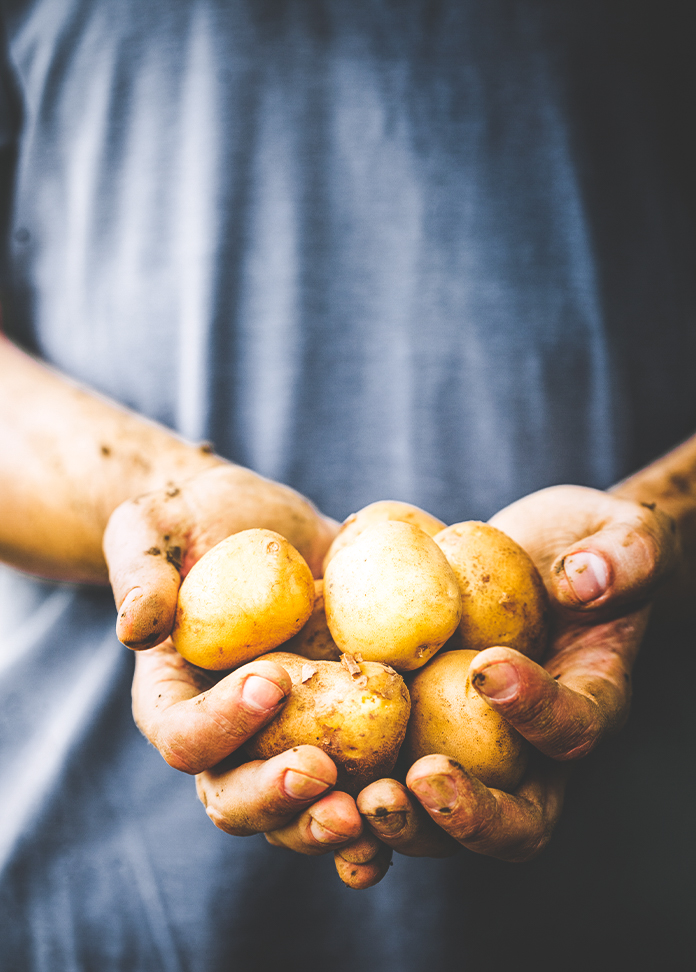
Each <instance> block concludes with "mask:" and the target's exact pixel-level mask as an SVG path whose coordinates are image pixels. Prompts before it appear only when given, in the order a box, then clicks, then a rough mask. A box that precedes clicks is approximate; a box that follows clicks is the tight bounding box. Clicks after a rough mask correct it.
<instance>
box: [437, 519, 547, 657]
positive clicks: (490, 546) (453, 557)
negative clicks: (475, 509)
mask: <svg viewBox="0 0 696 972" xmlns="http://www.w3.org/2000/svg"><path fill="white" fill-rule="evenodd" d="M434 540H435V543H436V544H438V546H439V547H440V548H441V549H442V550H443V552H444V554H445V556H446V557H447V560H448V561H449V563H450V566H451V567H452V570H453V571H454V574H455V576H456V578H457V582H458V584H459V591H460V594H461V598H462V614H461V620H460V622H459V634H460V636H461V647H462V648H466V649H473V650H475V651H481V650H482V649H483V648H492V647H493V646H494V645H505V646H506V647H508V648H515V649H516V650H517V651H519V652H522V654H524V655H528V656H529V657H530V658H533V659H534V660H535V661H539V659H540V658H541V657H542V656H543V654H544V651H545V650H546V641H547V637H548V615H549V602H548V595H547V593H546V588H545V587H544V582H543V581H542V579H541V577H540V576H539V571H538V570H537V569H536V567H535V565H534V563H533V561H532V559H531V558H530V557H529V555H528V554H527V553H526V552H525V551H524V550H523V549H522V547H520V545H519V544H517V543H515V541H514V540H512V539H511V538H510V537H508V535H507V534H506V533H503V532H502V530H498V529H496V528H495V527H493V526H491V525H490V524H489V523H479V522H478V521H476V520H469V521H467V522H464V523H455V524H453V525H452V526H449V527H446V528H445V529H444V530H442V531H441V532H440V533H438V534H436V536H435V537H434Z"/></svg>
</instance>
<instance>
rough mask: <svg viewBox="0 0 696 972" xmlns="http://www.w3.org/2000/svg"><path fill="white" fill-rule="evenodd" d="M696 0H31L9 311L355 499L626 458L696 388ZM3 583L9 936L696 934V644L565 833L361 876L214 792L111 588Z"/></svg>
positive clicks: (169, 959)
mask: <svg viewBox="0 0 696 972" xmlns="http://www.w3.org/2000/svg"><path fill="white" fill-rule="evenodd" d="M688 8H689V5H688V4H686V3H675V2H673V3H667V4H664V3H662V4H660V5H658V4H657V3H639V4H635V3H634V4H628V3H619V2H616V0H614V2H599V0H596V2H593V0H590V2H585V3H579V2H564V0H561V2H542V0H535V2H531V0H527V2H509V0H508V2H503V0H485V2H484V0H462V2H454V0H442V2H432V0H430V2H426V0H400V2H396V0H166V2H165V0H150V2H148V3H142V2H140V0H31V2H29V0H5V2H3V3H2V11H3V26H4V31H5V37H6V58H7V66H6V68H3V72H2V74H1V75H0V77H1V78H2V79H3V85H2V99H1V100H0V132H1V133H2V137H1V138H0V153H4V154H3V155H2V158H3V159H4V160H6V163H7V164H5V165H4V167H3V169H2V170H1V171H2V173H5V175H4V176H3V178H5V179H6V181H7V180H9V179H10V178H11V179H12V183H11V185H8V188H7V191H6V192H5V197H7V194H8V193H9V192H10V190H11V191H12V193H13V196H12V198H13V201H14V203H13V210H12V215H11V219H10V223H11V225H10V227H9V230H8V236H9V241H10V242H9V249H10V252H9V256H8V257H7V259H6V261H5V268H4V271H3V280H5V281H7V282H6V284H5V285H4V289H5V296H4V301H5V317H6V327H7V329H8V331H9V333H11V334H12V335H13V336H14V337H16V338H17V340H19V341H20V342H22V343H24V344H25V345H27V346H29V347H30V348H33V349H34V350H36V351H37V352H38V353H39V354H41V355H42V356H43V357H45V358H46V359H47V360H49V361H51V362H52V363H53V364H55V365H56V366H57V367H59V368H61V369H62V370H64V371H65V372H67V373H68V374H70V375H73V376H75V377H77V378H78V379H81V380H84V381H85V382H87V383H88V384H89V385H91V386H93V387H96V388H98V389H99V390H100V391H103V392H105V393H107V394H109V395H112V396H113V397H115V398H116V399H118V400H119V401H122V402H124V403H126V404H127V405H129V406H131V407H133V408H135V409H137V410H138V411H140V412H142V413H144V414H146V415H148V416H151V417H153V418H156V419H158V420H160V421H162V422H164V423H166V424H168V425H170V426H172V427H174V428H176V429H178V430H180V431H181V432H182V433H184V434H185V435H187V436H190V437H193V438H202V439H203V438H204V439H210V440H212V441H213V442H214V443H215V445H216V448H217V449H218V450H219V451H220V452H221V453H223V454H224V455H227V456H229V457H230V458H232V459H234V460H236V461H239V462H242V463H244V464H245V465H249V466H251V467H252V468H254V469H257V470H258V471H260V472H262V473H264V474H266V475H269V476H272V477H275V478H278V479H281V480H283V481H286V482H290V483H291V484H292V485H294V486H296V487H297V488H299V489H301V490H302V491H303V492H305V493H307V494H308V495H309V496H311V497H312V498H313V499H314V500H316V501H317V502H318V503H319V504H320V505H321V506H322V507H323V508H324V509H325V511H326V512H328V513H330V514H332V515H334V516H336V517H339V518H341V517H343V516H345V515H347V514H348V513H349V512H351V511H353V510H355V509H357V508H359V507H360V506H362V505H364V504H365V503H368V502H370V501H373V500H375V499H380V498H386V497H392V498H398V499H405V500H411V501H413V502H416V503H418V504H419V505H421V506H423V507H425V508H427V509H429V510H430V511H432V512H433V513H434V514H436V515H438V516H440V517H442V518H443V519H444V520H446V521H448V522H453V521H456V520H460V519H464V518H470V517H483V518H485V517H488V516H490V515H491V514H492V513H493V512H495V510H496V509H498V508H500V507H501V506H502V505H504V504H505V503H507V502H509V501H511V500H513V499H515V498H517V497H518V496H520V495H523V494H524V493H526V492H529V491H530V490H533V489H536V488H539V487H542V486H546V485H549V484H552V483H557V482H578V483H584V484H588V485H594V486H598V487H604V486H608V485H609V484H610V483H612V482H613V481H616V480H617V479H619V478H620V477H621V476H623V475H625V474H626V473H628V472H629V471H631V470H632V469H635V468H637V467H638V466H639V465H641V464H643V463H645V462H647V461H649V460H651V459H652V458H654V457H655V456H656V455H658V454H659V453H660V452H662V451H664V450H666V449H667V448H669V447H670V446H671V445H673V444H675V443H676V442H678V441H680V439H682V438H684V437H685V436H686V435H688V434H690V433H691V432H692V431H693V428H694V425H695V424H696V382H695V381H694V372H695V367H694V366H695V364H696V326H695V319H696V293H695V287H696V282H695V280H694V275H693V266H694V262H695V261H694V255H695V247H694V242H695V241H694V213H695V210H694V192H693V186H692V182H693V179H692V173H693V165H692V163H693V162H694V161H695V159H694V156H695V155H696V153H694V151H693V149H694V145H693V134H692V127H693V126H692V121H691V116H692V114H693V107H692V106H693V101H692V95H693V93H694V88H695V85H694V78H693V67H692V66H691V59H690V51H689V44H688V36H689V35H688V30H687V27H688V13H689V9H688ZM15 157H16V166H15V162H14V160H15ZM0 618H1V619H2V620H0V630H1V631H2V637H3V640H4V642H5V644H4V646H3V651H2V653H1V657H2V661H0V720H1V724H2V736H1V737H0V760H1V761H2V763H1V769H0V793H1V794H2V800H1V803H0V812H1V813H2V823H1V824H0V868H2V872H1V873H2V879H1V883H0V916H1V917H0V929H1V935H0V939H1V941H2V947H1V948H0V969H1V970H2V972H6V970H7V972H14V970H21V972H24V970H31V972H35V970H36V972H39V970H40V972H43V970H46V972H49V970H50V972H63V970H65V972H68V970H69V972H73V970H92V969H94V970H98V972H112V970H124V972H125V970H129V972H130V970H138V972H139V970H143V972H151V970H158V969H163V970H166V972H169V970H179V969H182V970H184V969H185V970H194V972H203V970H206V972H218V970H220V972H222V970H228V969H230V970H240V972H241V970H243V972H251V970H259V972H266V970H268V969H270V968H273V967H276V966H278V965H281V964H284V965H289V966H290V967H292V968H294V967H302V968H306V969H308V970H314V969H320V968H322V969H323V968H324V967H326V966H327V965H328V966H329V967H330V968H332V969H334V970H336V972H349V970H350V972H353V970H356V969H364V970H366V972H373V970H374V972H402V970H406V972H409V970H421V969H422V970H425V969H430V968H433V967H434V968H438V967H444V968H448V969H450V968H452V969H459V968H469V967H471V968H472V969H473V968H475V969H477V970H482V969H487V968H490V969H495V970H497V969H500V968H501V967H502V964H501V963H507V962H509V961H514V960H516V961H519V960H521V959H525V960H529V959H530V957H532V958H533V960H534V962H535V964H536V965H537V967H541V968H549V969H550V968H552V967H553V968H555V967H556V965H557V964H560V963H561V962H562V964H563V966H564V967H565V968H575V967H577V968H581V967H582V968H587V967H588V963H590V964H591V965H592V967H593V968H596V969H602V968H618V967H621V963H624V962H625V963H626V964H632V965H633V967H634V968H637V969H641V968H645V969H648V968H653V967H655V965H654V964H652V965H651V964H650V963H651V962H653V963H654V962H655V961H657V959H658V957H659V958H660V960H661V961H667V960H668V959H669V958H670V957H671V959H672V960H673V961H683V959H684V956H685V955H686V954H687V953H689V954H693V951H694V935H693V932H692V931H691V927H692V925H693V922H692V920H691V918H690V915H691V910H689V909H690V908H691V905H689V902H693V896H694V881H693V878H692V876H691V875H692V872H693V864H694V847H693V840H692V838H691V835H690V829H691V828H690V826H689V823H688V815H687V808H688V807H689V806H691V805H692V802H693V798H694V797H695V796H696V794H695V793H694V783H693V780H692V779H691V774H689V773H688V772H687V770H688V765H689V763H688V760H689V756H688V755H686V754H688V753H689V750H690V747H692V746H693V742H694V740H693V735H694V732H693V730H692V729H691V728H690V723H689V719H688V713H686V712H685V711H683V709H682V707H680V706H679V705H677V706H673V705H671V704H670V694H669V690H668V686H667V685H666V684H665V685H664V687H662V688H661V687H660V686H657V687H655V685H654V676H653V674H652V672H653V670H654V667H655V666H656V664H657V663H658V662H659V661H660V660H661V657H662V656H661V655H660V654H659V652H660V651H665V650H667V648H668V650H669V652H670V654H669V658H670V665H671V664H673V663H674V664H678V666H679V671H680V677H683V678H684V679H686V678H687V677H688V673H689V672H690V670H691V668H692V667H693V661H692V660H691V655H689V654H688V653H687V652H686V649H685V647H683V646H675V645H670V646H653V648H652V649H650V648H648V649H647V650H646V652H645V653H644V656H643V662H642V666H643V667H642V669H641V668H639V671H638V676H637V685H638V687H639V688H640V687H641V686H642V687H643V693H644V694H643V695H640V693H638V701H637V704H636V710H637V713H636V716H637V717H636V719H634V722H633V723H632V725H631V728H630V729H629V730H628V732H627V733H626V734H624V736H622V737H621V738H620V739H619V740H618V741H617V742H615V743H612V744H608V745H607V747H606V749H605V752H604V754H603V755H601V756H599V757H597V758H595V759H593V760H592V761H590V763H589V765H588V766H587V767H586V768H584V769H583V770H582V771H581V772H580V773H579V777H580V778H581V779H582V784H581V783H580V782H579V783H578V785H577V786H576V787H575V789H574V791H572V792H571V796H570V798H569V804H570V805H569V808H568V812H567V815H566V817H565V818H564V821H563V823H562V825H561V827H560V828H559V833H558V835H557V837H556V840H555V842H554V844H553V845H552V847H551V848H550V849H549V850H548V851H547V852H546V854H545V856H544V857H543V858H542V859H540V860H539V861H537V862H535V863H533V864H531V865H528V866H525V867H521V868H520V867H513V866H511V865H505V864H500V863H498V862H494V861H488V860H485V859H482V858H477V857H474V856H473V855H469V854H464V855H462V856H461V857H460V858H457V859H455V860H453V861H414V860H406V859H401V860H398V861H397V862H396V864H395V866H394V868H393V869H392V871H391V873H390V874H389V875H388V876H387V877H386V878H385V880H384V881H383V882H382V884H380V885H379V886H378V887H376V888H374V889H372V890H370V891H368V892H363V893H360V894H358V893H356V892H349V891H347V890H346V889H344V888H343V887H342V886H341V885H340V883H339V882H338V880H337V878H336V877H335V875H334V874H333V866H332V863H331V861H330V859H323V860H316V859H313V860H304V859H301V858H298V857H295V856H293V855H291V854H289V853H285V852H282V851H278V850H277V849H273V848H270V847H268V846H267V845H266V844H265V842H264V840H263V838H261V837H259V838H254V839H248V840H242V839H234V838H230V837H227V836H226V835H223V834H221V833H219V832H217V831H216V830H215V829H214V828H213V827H212V825H211V824H210V823H209V822H208V820H207V819H206V817H205V814H204V812H203V810H202V808H201V807H200V806H199V805H198V803H197V801H196V797H195V792H194V787H193V784H192V781H191V780H189V779H188V778H186V777H183V776H180V775H178V774H176V773H175V772H174V771H173V770H170V769H169V768H167V767H166V766H165V765H164V763H163V762H162V760H161V759H160V757H159V756H158V755H157V754H156V753H155V751H154V750H152V749H151V748H150V747H149V746H148V745H147V744H146V743H145V742H144V740H143V739H142V738H141V737H140V736H139V735H138V733H137V730H136V729H135V728H134V726H133V724H132V720H131V717H130V713H129V698H128V683H129V678H130V665H131V659H130V656H129V655H128V654H127V652H126V651H125V649H122V648H121V647H120V646H119V645H118V643H117V642H116V640H115V637H114V635H113V625H114V611H113V606H112V603H111V600H110V596H109V595H108V594H107V593H105V592H95V591H87V590H81V589H79V588H69V587H65V588H63V587H59V586H55V585H50V584H44V583H41V582H36V581H33V580H31V579H28V578H23V577H20V576H18V575H15V574H12V573H10V572H3V573H2V575H0ZM674 659H676V662H673V660H674ZM656 713H657V715H656ZM691 758H693V757H691ZM656 777H657V778H661V779H664V780H669V781H670V785H671V787H672V788H673V794H674V799H673V800H672V801H671V802H669V806H668V807H665V805H664V799H663V795H664V783H663V784H662V785H661V786H660V787H658V786H656V784H655V782H654V781H655V779H656ZM569 943H570V949H571V952H570V954H568V953H567V949H568V947H569ZM689 950H690V951H689ZM559 956H562V958H560V957H559ZM641 962H644V963H646V964H643V965H641V964H640V963H641ZM573 963H577V965H574V964H573ZM602 963H605V964H602Z"/></svg>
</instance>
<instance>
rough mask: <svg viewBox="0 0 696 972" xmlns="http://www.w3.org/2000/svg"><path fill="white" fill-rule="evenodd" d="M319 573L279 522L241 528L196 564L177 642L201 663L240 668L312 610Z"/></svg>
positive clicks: (187, 582)
mask: <svg viewBox="0 0 696 972" xmlns="http://www.w3.org/2000/svg"><path fill="white" fill-rule="evenodd" d="M313 604H314V578H313V577H312V572H311V570H310V569H309V567H308V566H307V563H306V561H305V560H304V558H303V557H302V556H301V554H299V553H298V552H297V550H295V548H294V547H293V546H292V544H290V543H289V542H288V541H287V540H286V539H285V537H282V536H281V535H280V534H279V533H275V532H274V531H273V530H242V531H241V532H240V533H235V534H233V535H232V536H230V537H227V539H225V540H223V541H221V543H218V544H217V545H216V546H215V547H213V548H212V549H210V550H209V551H208V552H207V553H206V554H204V556H203V557H201V559H200V560H199V561H198V562H197V563H196V564H194V566H193V567H192V568H191V570H190V572H189V573H188V575H187V576H186V577H185V579H184V582H183V583H182V585H181V588H180V590H179V600H178V604H177V609H176V619H175V622H174V629H173V631H172V640H173V641H174V645H175V647H176V649H177V651H178V652H179V654H180V655H182V656H183V657H184V658H186V659H187V661H190V662H192V664H194V665H199V666H200V667H201V668H208V669H212V670H214V671H222V670H225V669H229V668H235V667H236V666H238V665H242V664H244V663H245V662H248V661H251V660H252V659H253V658H256V657H258V655H262V654H263V653H264V652H267V651H269V650H270V649H272V648H276V647H277V646H278V645H280V644H282V643H283V642H284V641H287V640H288V638H291V637H292V636H293V635H294V634H296V633H297V632H298V631H299V630H300V628H301V627H302V626H303V624H304V623H305V622H306V621H307V619H308V618H309V616H310V614H311V611H312V606H313Z"/></svg>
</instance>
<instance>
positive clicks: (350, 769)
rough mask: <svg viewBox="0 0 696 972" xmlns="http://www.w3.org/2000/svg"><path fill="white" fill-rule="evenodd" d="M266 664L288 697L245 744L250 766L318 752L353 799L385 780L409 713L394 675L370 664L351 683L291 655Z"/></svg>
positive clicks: (337, 666) (342, 673) (334, 666)
mask: <svg viewBox="0 0 696 972" xmlns="http://www.w3.org/2000/svg"><path fill="white" fill-rule="evenodd" d="M264 659H265V660H268V661H273V662H276V663H277V664H278V665H282V667H283V668H284V669H285V671H286V672H287V673H288V675H289V676H290V678H291V679H292V689H291V691H290V694H289V695H288V698H287V701H286V703H285V706H284V707H283V709H282V710H281V712H280V713H279V714H278V715H277V716H276V717H275V719H273V720H272V721H271V722H270V723H269V724H268V725H267V726H265V727H264V728H263V729H261V730H260V731H259V732H257V733H256V735H255V736H253V737H252V739H250V740H249V742H247V744H246V750H247V752H248V754H249V755H250V756H251V757H252V758H253V759H269V758H270V757H271V756H276V755H278V754H279V753H283V752H285V751H286V750H288V749H292V748H293V747H294V746H302V745H311V746H319V747H320V749H323V750H324V752H325V753H327V754H328V755H329V756H330V757H331V758H332V759H333V761H334V762H335V763H336V767H337V769H338V779H337V782H336V788H337V789H339V790H345V791H346V792H347V793H351V794H353V795H356V794H357V793H359V792H360V790H362V789H363V787H365V786H367V784H368V783H371V782H373V781H374V780H378V779H381V778H382V777H383V776H388V775H389V774H390V773H391V771H392V770H393V768H394V764H395V763H396V758H397V756H398V754H399V749H400V747H401V744H402V742H403V739H404V735H405V733H406V724H407V722H408V716H409V712H410V709H411V702H410V699H409V694H408V689H407V688H406V683H405V682H404V680H403V679H402V678H401V676H400V675H398V674H397V673H396V672H395V671H393V670H391V669H389V668H387V667H386V666H385V665H380V664H377V663H376V662H361V663H359V666H360V673H361V675H360V676H357V677H356V676H353V675H351V674H350V672H349V671H348V669H347V668H346V667H345V666H344V665H343V664H341V663H340V662H334V661H322V660H319V661H308V660H307V659H306V658H302V657H300V656H298V655H292V654H290V653H289V652H282V651H276V652H271V653H270V654H268V655H264ZM303 678H304V679H305V680H304V681H303Z"/></svg>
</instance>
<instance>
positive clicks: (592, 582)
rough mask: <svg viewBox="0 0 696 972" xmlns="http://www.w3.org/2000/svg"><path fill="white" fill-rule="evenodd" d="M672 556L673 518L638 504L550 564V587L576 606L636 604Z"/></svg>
mask: <svg viewBox="0 0 696 972" xmlns="http://www.w3.org/2000/svg"><path fill="white" fill-rule="evenodd" d="M673 560H674V541H673V534H672V531H671V529H670V521H669V518H668V517H666V516H664V514H661V513H660V512H659V511H656V510H654V509H651V508H650V507H642V506H636V507H635V514H634V516H632V517H631V518H629V519H625V520H624V519H622V520H620V521H614V522H610V523H609V524H607V525H605V526H604V527H603V528H602V529H601V530H598V531H597V532H596V533H593V534H591V535H590V536H588V537H585V538H584V539H582V540H579V541H578V542H576V543H574V544H572V545H571V546H570V547H568V548H567V549H566V550H564V551H563V553H562V554H561V555H560V556H559V557H558V558H557V559H556V560H555V562H554V563H553V564H552V566H551V571H550V578H549V580H550V588H551V593H552V595H553V596H554V597H555V599H556V600H557V601H558V602H559V603H560V604H562V605H563V606H564V607H567V608H571V609H573V610H576V611H588V612H595V611H598V610H600V609H602V608H604V607H609V606H611V607H612V608H614V607H616V608H618V607H621V608H624V607H629V606H630V607H638V606H639V605H641V604H642V603H644V602H645V601H646V600H648V599H649V598H650V597H651V596H652V594H653V592H654V590H655V588H656V587H657V586H658V584H659V583H660V582H661V581H662V580H663V579H664V578H665V577H666V575H667V574H668V573H669V571H670V569H671V567H672V565H673Z"/></svg>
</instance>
